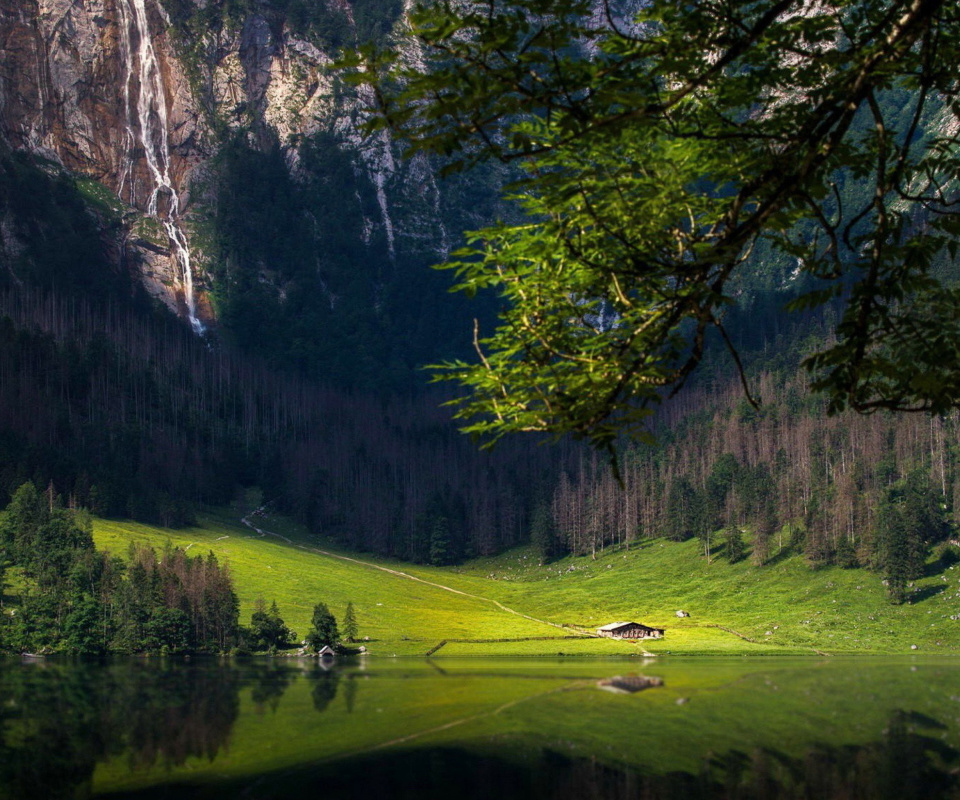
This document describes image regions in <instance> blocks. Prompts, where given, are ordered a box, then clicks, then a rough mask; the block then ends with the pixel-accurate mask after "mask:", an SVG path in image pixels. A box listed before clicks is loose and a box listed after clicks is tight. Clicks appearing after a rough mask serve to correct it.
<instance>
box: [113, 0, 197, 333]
mask: <svg viewBox="0 0 960 800" xmlns="http://www.w3.org/2000/svg"><path fill="white" fill-rule="evenodd" d="M117 10H118V11H119V14H120V40H121V47H122V49H123V58H124V65H125V67H126V79H125V80H124V84H123V103H124V112H125V115H126V130H125V132H124V133H125V139H126V142H125V146H126V154H125V158H124V166H123V171H122V172H121V175H120V188H119V191H120V192H122V191H123V187H124V184H126V183H127V182H128V181H129V182H130V190H129V193H130V202H131V204H132V205H136V197H135V187H134V185H133V180H132V178H131V174H132V170H133V150H134V146H135V144H136V142H137V141H138V140H139V142H140V143H141V144H142V145H143V155H144V159H145V161H146V162H147V168H148V169H149V170H150V175H151V177H152V178H153V189H152V190H151V192H150V196H149V198H148V199H147V207H146V211H147V214H149V215H150V216H152V217H155V218H157V219H159V220H160V222H161V224H162V225H163V228H164V230H165V231H166V232H167V238H168V239H169V240H170V245H171V247H172V248H173V251H174V253H175V255H176V259H177V262H178V263H179V264H180V270H181V274H182V282H183V295H184V301H185V303H186V306H187V316H188V317H189V319H190V325H191V326H193V329H194V331H195V332H196V333H198V334H202V333H203V331H204V327H203V323H202V322H200V320H199V319H198V318H197V302H196V297H195V295H194V291H193V269H192V267H191V264H190V246H189V243H188V242H187V236H186V234H185V233H184V232H183V228H181V227H180V222H179V216H180V197H179V195H178V194H177V190H176V188H175V187H174V185H173V181H172V180H171V178H170V126H169V120H168V118H167V97H166V92H165V91H164V88H163V74H162V72H161V70H160V61H159V59H158V58H157V51H156V49H155V48H154V46H153V37H152V36H151V35H150V23H149V20H148V19H147V8H146V0H117ZM134 40H136V43H137V49H136V53H134ZM135 67H136V69H135ZM131 87H136V90H137V91H136V118H134V108H133V90H132V88H131ZM161 195H163V196H164V197H165V198H166V207H165V208H164V209H163V211H162V212H161V210H160V202H159V201H160V196H161Z"/></svg>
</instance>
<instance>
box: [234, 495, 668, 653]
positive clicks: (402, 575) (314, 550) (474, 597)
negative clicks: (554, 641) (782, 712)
mask: <svg viewBox="0 0 960 800" xmlns="http://www.w3.org/2000/svg"><path fill="white" fill-rule="evenodd" d="M262 510H263V509H262V508H258V509H256V511H253V512H251V513H250V514H248V515H247V516H245V517H242V518H241V519H240V522H242V523H243V524H244V525H246V526H247V527H248V528H250V529H251V530H253V531H256V532H257V533H258V534H259V535H260V536H273V537H276V538H277V539H281V540H282V541H284V542H286V543H287V544H289V545H293V546H294V547H297V548H299V549H300V550H306V551H307V552H311V553H319V554H320V555H322V556H328V557H329V558H338V559H340V560H341V561H349V562H350V563H352V564H358V565H359V566H361V567H368V568H369V569H378V570H380V571H381V572H386V573H388V574H390V575H393V576H395V577H397V578H406V579H407V580H410V581H416V582H417V583H422V584H425V585H427V586H432V587H434V588H435V589H442V590H443V591H445V592H450V593H451V594H458V595H460V596H461V597H468V598H470V599H471V600H479V601H481V602H483V603H490V604H492V605H494V606H496V607H497V608H499V609H500V610H501V611H504V612H506V613H507V614H513V615H514V616H516V617H521V618H523V619H525V620H529V621H530V622H536V623H539V624H540V625H549V626H550V627H552V628H558V629H560V630H562V631H563V632H564V633H567V634H568V635H569V634H571V633H573V634H580V635H581V636H582V637H583V638H584V639H599V638H600V637H599V636H598V635H597V634H595V633H589V632H586V631H578V630H575V629H573V628H569V627H566V626H564V625H560V624H559V623H556V622H550V621H549V620H545V619H539V618H537V617H531V616H530V615H529V614H524V613H523V612H522V611H517V610H516V609H513V608H510V607H509V606H505V605H504V604H503V603H501V602H500V601H499V600H494V599H493V598H492V597H484V596H483V595H479V594H471V593H470V592H464V591H462V590H460V589H454V588H453V587H452V586H445V585H444V584H442V583H436V582H434V581H428V580H426V578H418V577H417V576H416V575H411V574H410V573H408V572H402V571H401V570H398V569H391V568H390V567H384V566H381V565H380V564H374V563H373V562H371V561H363V560H362V559H359V558H353V557H351V556H345V555H341V554H340V553H334V552H332V551H330V550H323V549H321V548H319V547H307V546H306V545H302V544H297V543H296V542H294V541H293V540H291V539H288V538H287V537H286V536H284V535H282V534H280V533H274V532H273V531H268V530H266V529H264V528H258V527H257V526H256V525H254V524H253V523H252V522H251V521H250V517H252V516H253V515H254V514H257V513H258V512H260V511H262ZM437 649H439V648H437ZM637 649H638V650H640V655H642V656H643V657H644V658H655V657H656V653H650V652H648V651H647V649H646V648H644V647H642V646H641V645H640V644H639V643H638V644H637Z"/></svg>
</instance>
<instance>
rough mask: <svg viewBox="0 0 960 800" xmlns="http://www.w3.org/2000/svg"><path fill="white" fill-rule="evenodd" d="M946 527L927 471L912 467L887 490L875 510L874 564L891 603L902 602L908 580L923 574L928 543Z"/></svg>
mask: <svg viewBox="0 0 960 800" xmlns="http://www.w3.org/2000/svg"><path fill="white" fill-rule="evenodd" d="M947 530H948V528H947V523H946V520H945V518H944V514H943V511H942V509H941V507H940V503H939V498H938V497H937V496H936V494H935V492H934V490H933V488H932V487H931V486H930V480H929V476H928V475H926V474H925V473H923V472H921V471H919V470H917V471H914V472H912V473H910V474H909V475H908V476H907V477H906V478H905V479H904V480H902V481H899V482H898V483H896V484H894V485H893V486H892V487H891V488H890V489H889V490H888V492H887V494H886V497H885V498H884V500H883V502H882V503H881V505H880V507H879V509H878V513H877V530H876V537H875V540H874V565H875V566H876V568H878V569H880V570H882V571H883V573H884V574H885V576H886V580H887V583H888V588H889V594H890V600H891V601H892V602H893V603H902V602H904V600H905V599H906V597H907V591H906V590H907V584H908V582H909V581H911V580H914V579H916V578H919V577H921V575H922V574H923V567H924V564H925V562H926V558H927V552H928V549H929V545H930V544H933V543H937V542H941V541H942V540H943V539H944V538H945V537H946V534H947Z"/></svg>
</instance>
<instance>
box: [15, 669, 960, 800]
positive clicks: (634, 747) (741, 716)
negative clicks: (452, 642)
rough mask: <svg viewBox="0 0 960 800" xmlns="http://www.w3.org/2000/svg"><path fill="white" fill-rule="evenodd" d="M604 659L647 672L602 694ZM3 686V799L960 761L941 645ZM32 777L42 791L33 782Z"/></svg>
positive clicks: (864, 770)
mask: <svg viewBox="0 0 960 800" xmlns="http://www.w3.org/2000/svg"><path fill="white" fill-rule="evenodd" d="M615 675H619V676H624V677H628V676H631V675H643V676H647V677H649V678H652V679H654V680H652V681H650V684H651V685H650V688H645V689H642V690H640V691H636V692H633V693H630V692H624V693H612V692H610V691H600V690H599V688H598V685H597V684H598V681H600V680H601V679H605V678H606V679H609V678H611V677H613V676H615ZM0 682H2V690H3V698H4V701H5V702H4V704H3V706H2V712H0V713H2V714H3V717H2V720H3V736H4V739H3V750H2V758H0V763H2V764H3V766H2V767H0V769H2V770H3V772H2V773H0V774H2V775H3V780H2V788H0V797H15V796H27V795H29V796H44V797H57V796H73V795H74V793H75V790H76V788H77V787H78V786H82V785H83V784H84V783H86V782H87V781H89V780H91V775H92V789H93V792H94V793H111V792H116V791H122V792H131V791H137V790H151V787H152V789H153V790H157V791H160V790H161V788H162V787H164V786H168V785H171V784H178V785H179V784H184V785H188V786H193V787H195V788H196V789H197V790H198V791H200V790H201V789H202V791H203V793H207V792H210V793H213V794H215V795H217V796H220V795H221V793H222V795H223V796H229V795H230V793H231V792H238V791H240V790H241V789H242V788H243V787H246V786H248V785H250V784H251V783H252V782H255V783H256V785H257V786H258V787H260V788H258V790H257V792H258V793H257V794H256V796H258V797H259V796H265V797H266V796H274V795H273V794H271V793H269V792H267V793H264V792H262V791H261V789H262V787H263V786H265V785H269V786H275V787H277V791H278V792H279V791H280V788H281V787H285V788H284V790H285V791H289V792H293V791H296V790H297V789H299V788H302V786H303V785H304V782H306V784H310V783H312V782H313V781H315V780H318V779H319V776H323V780H324V781H330V780H335V781H337V782H339V781H340V780H341V779H342V778H343V776H345V775H351V774H353V775H355V777H356V779H357V780H361V783H363V781H364V780H367V778H364V772H365V770H367V769H368V768H369V769H370V770H372V773H371V774H373V773H376V774H378V775H379V774H381V772H383V770H386V773H385V774H384V775H385V776H384V777H383V780H384V781H386V780H388V777H386V775H388V774H389V773H390V772H391V770H392V769H393V767H391V766H390V765H391V764H395V763H399V762H400V761H406V762H407V763H408V766H409V764H410V763H420V762H424V763H426V762H427V761H429V762H430V763H432V764H433V765H434V766H433V767H431V769H432V774H434V775H437V776H442V775H445V774H448V772H449V770H451V769H453V766H452V765H454V764H456V765H458V766H457V767H456V769H457V770H460V772H463V773H469V772H470V771H471V770H473V769H475V768H476V769H482V770H486V771H489V770H490V769H491V768H493V767H492V766H491V765H498V766H497V769H501V770H503V771H504V775H507V774H515V775H516V781H514V783H515V784H516V785H517V786H518V787H526V788H524V789H523V791H524V792H527V793H528V795H526V796H569V795H567V794H565V793H561V794H537V791H539V790H537V791H533V790H532V789H531V788H530V786H531V785H532V784H530V781H531V780H533V781H534V783H535V784H536V786H539V787H541V789H543V790H544V791H545V792H546V791H547V789H548V788H549V787H554V788H552V789H549V791H550V792H553V791H554V789H556V786H555V781H554V779H553V778H548V777H546V776H545V775H540V776H539V777H536V778H535V779H534V777H531V776H532V775H534V773H536V774H538V775H539V773H540V771H542V770H545V769H547V766H545V765H552V766H549V769H548V772H549V771H553V772H554V773H556V774H558V775H559V774H564V775H567V777H568V778H569V782H570V785H581V786H585V785H586V784H589V783H590V781H594V782H595V783H596V784H597V785H598V786H599V785H601V784H602V785H603V786H605V787H606V788H607V789H608V790H609V794H604V795H601V796H605V797H606V796H619V795H618V792H620V789H618V788H616V787H618V786H620V787H621V788H623V786H627V785H628V784H629V785H630V786H634V787H636V786H637V785H639V784H637V781H641V783H642V784H643V786H645V787H647V788H648V789H650V791H654V790H655V791H654V794H652V795H651V796H653V797H658V796H661V795H660V794H658V792H661V791H664V792H665V791H667V789H668V788H670V789H671V791H673V790H679V788H680V787H681V786H683V785H686V784H685V783H684V782H685V781H687V782H689V781H693V782H694V784H696V785H697V786H700V785H701V784H703V786H706V787H708V788H709V787H714V788H716V786H727V785H728V784H729V785H735V786H739V787H741V788H743V787H746V788H745V789H744V793H742V794H740V795H729V796H731V797H732V796H739V797H746V798H753V797H767V796H769V797H775V796H778V795H777V794H776V793H769V794H764V793H763V792H761V791H760V788H758V787H760V786H761V784H762V783H763V781H766V782H767V783H768V784H769V787H774V788H776V789H777V791H778V792H780V793H781V794H780V796H794V795H792V794H790V792H793V791H794V790H796V791H797V792H799V791H800V789H799V788H798V787H801V786H803V785H806V784H808V783H810V782H814V783H816V784H817V785H818V786H822V787H826V788H825V789H824V792H825V793H819V792H815V793H814V794H813V795H811V796H817V797H820V796H822V797H834V796H836V797H840V796H842V795H841V793H840V788H839V787H841V786H842V785H844V781H847V782H848V783H849V781H854V782H856V783H858V784H860V783H864V782H866V783H867V784H870V786H872V787H873V788H872V789H871V791H870V792H868V793H862V792H861V793H859V794H857V795H856V796H858V797H861V796H862V797H881V796H888V797H894V796H896V797H901V796H902V797H910V796H911V795H910V794H909V791H908V790H910V787H909V786H907V785H906V784H904V786H907V788H906V789H904V791H907V793H906V794H902V793H901V794H892V795H891V794H886V795H885V794H883V793H882V792H881V791H880V788H881V787H880V784H881V783H882V784H883V786H893V785H899V784H898V783H897V781H899V780H900V778H901V777H902V776H903V775H904V774H910V775H913V776H914V778H913V781H914V784H916V785H920V786H924V787H927V788H928V789H929V790H930V791H932V792H933V793H932V794H930V793H928V794H925V795H914V796H917V797H921V796H923V797H935V796H953V795H951V794H950V792H953V791H956V790H957V786H956V785H955V783H956V776H955V775H951V772H950V770H954V769H956V768H958V767H960V758H958V755H957V748H958V745H960V664H954V663H952V662H950V661H930V660H917V661H911V660H908V659H903V660H891V659H880V658H875V659H846V660H844V659H831V660H825V661H814V660H810V659H802V660H796V659H787V658H779V659H762V660H761V659H742V658H741V659H683V660H677V661H673V662H671V661H669V660H648V661H643V660H640V659H622V660H595V659H576V658H574V659H569V658H568V659H564V660H546V659H537V660H533V659H527V660H520V661H517V660H513V661H511V660H494V659H445V660H442V661H436V662H425V661H420V660H409V661H408V660H392V659H377V660H373V659H370V660H368V661H365V662H359V663H356V662H355V663H350V664H346V663H341V664H338V665H336V666H334V667H333V668H332V669H329V670H325V669H324V668H323V667H322V666H321V665H320V664H318V663H317V662H316V661H314V660H302V661H301V660H295V659H273V660H269V659H248V660H233V661H217V660H213V659H210V660H199V659H195V660H194V662H193V663H188V664H184V663H182V662H175V663H174V662H162V661H158V660H155V661H145V660H140V661H128V662H116V663H113V664H111V665H107V666H98V665H87V664H81V665H68V664H48V663H43V664H38V665H26V666H21V665H19V664H16V663H12V664H10V665H9V666H8V667H7V668H4V669H3V670H2V671H0ZM659 682H662V685H656V684H658V683H659ZM641 683H643V682H642V681H626V682H623V685H626V686H631V685H638V684H641ZM950 698H956V699H950ZM68 754H70V755H72V756H73V757H74V759H75V761H74V763H72V764H69V763H67V762H68V759H67V755H68ZM431 754H432V755H431ZM430 759H432V761H430ZM896 763H899V764H900V768H899V770H900V771H899V772H896V774H894V773H895V770H894V764H896ZM373 764H375V765H376V766H375V768H374V767H372V766H371V765H373ZM364 765H366V766H364ZM589 765H592V766H589ZM398 768H399V767H398ZM404 770H406V771H409V770H408V769H407V768H404ZM454 771H456V770H454ZM38 775H43V776H45V777H44V780H46V783H47V785H46V787H45V788H46V791H45V792H42V793H38V792H37V791H27V790H28V789H30V787H31V783H30V781H31V780H33V781H34V783H35V782H36V780H37V776H38ZM335 775H339V776H340V777H339V778H335V777H333V776H335ZM628 775H633V776H634V777H633V778H632V779H631V780H633V783H629V782H628V783H627V784H623V786H621V783H622V781H624V780H626V778H625V777H624V776H628ZM591 776H592V777H591ZM897 776H900V777H897ZM761 779H762V780H761ZM371 780H372V778H371ZM698 781H699V782H700V783H697V782H698ZM704 781H705V783H703V782H704ZM758 781H759V783H758ZM871 781H872V782H873V783H870V782H871ZM597 782H599V783H597ZM878 782H879V783H878ZM55 783H56V784H59V785H61V786H62V787H63V791H59V792H58V791H53V788H52V784H55ZM694 784H690V786H693V785H694ZM874 784H875V785H874ZM914 784H911V785H914ZM337 785H339V783H337ZM367 785H368V788H369V781H368V783H367ZM438 786H439V784H438ZM69 787H72V788H70V789H69V791H68V790H67V789H68V788H69ZM545 787H546V788H545ZM751 787H752V788H751ZM341 788H342V794H343V796H353V795H351V794H350V790H349V789H348V787H346V786H345V785H344V787H341ZM688 789H689V786H688ZM747 789H749V791H748V790H747ZM271 791H272V790H271ZM338 791H339V790H338ZM438 791H439V789H438ZM464 791H466V792H468V793H467V794H466V795H465V796H468V797H472V796H481V795H473V794H469V791H471V790H470V789H465V790H464ZM504 791H505V792H507V793H506V794H505V795H504V800H506V798H507V797H509V796H510V794H509V792H508V791H507V790H506V789H504ZM518 791H519V789H518ZM531 791H533V794H529V792H531ZM557 791H559V789H558V790H557ZM564 791H565V790H564ZM624 791H626V790H625V789H624ZM691 791H692V789H691ZM698 791H699V790H698ZM770 791H771V792H772V791H773V789H772V788H771V790H770ZM937 792H940V793H941V794H937ZM276 796H281V794H277V795H276ZM337 796H340V794H337ZM623 796H624V797H626V796H631V795H629V794H624V795H623ZM662 796H663V797H667V796H669V794H663V795H662ZM674 796H691V797H697V796H704V797H708V796H709V797H713V796H718V797H720V796H728V795H724V794H716V792H714V791H713V789H710V791H709V792H708V793H706V794H702V795H701V794H697V793H694V794H690V795H674ZM795 796H798V797H799V796H802V794H796V795H795Z"/></svg>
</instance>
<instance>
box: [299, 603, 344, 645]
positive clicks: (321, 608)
mask: <svg viewBox="0 0 960 800" xmlns="http://www.w3.org/2000/svg"><path fill="white" fill-rule="evenodd" d="M339 640H340V633H339V631H338V630H337V620H336V618H335V617H334V616H333V614H331V613H330V609H329V608H327V606H326V604H325V603H317V604H316V605H315V606H314V607H313V617H312V618H311V621H310V633H308V634H307V640H306V641H307V645H308V646H309V647H310V648H311V649H312V650H313V651H314V652H315V653H316V652H319V651H320V650H321V648H323V647H324V646H326V647H332V648H334V649H336V647H337V644H338V642H339Z"/></svg>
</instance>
